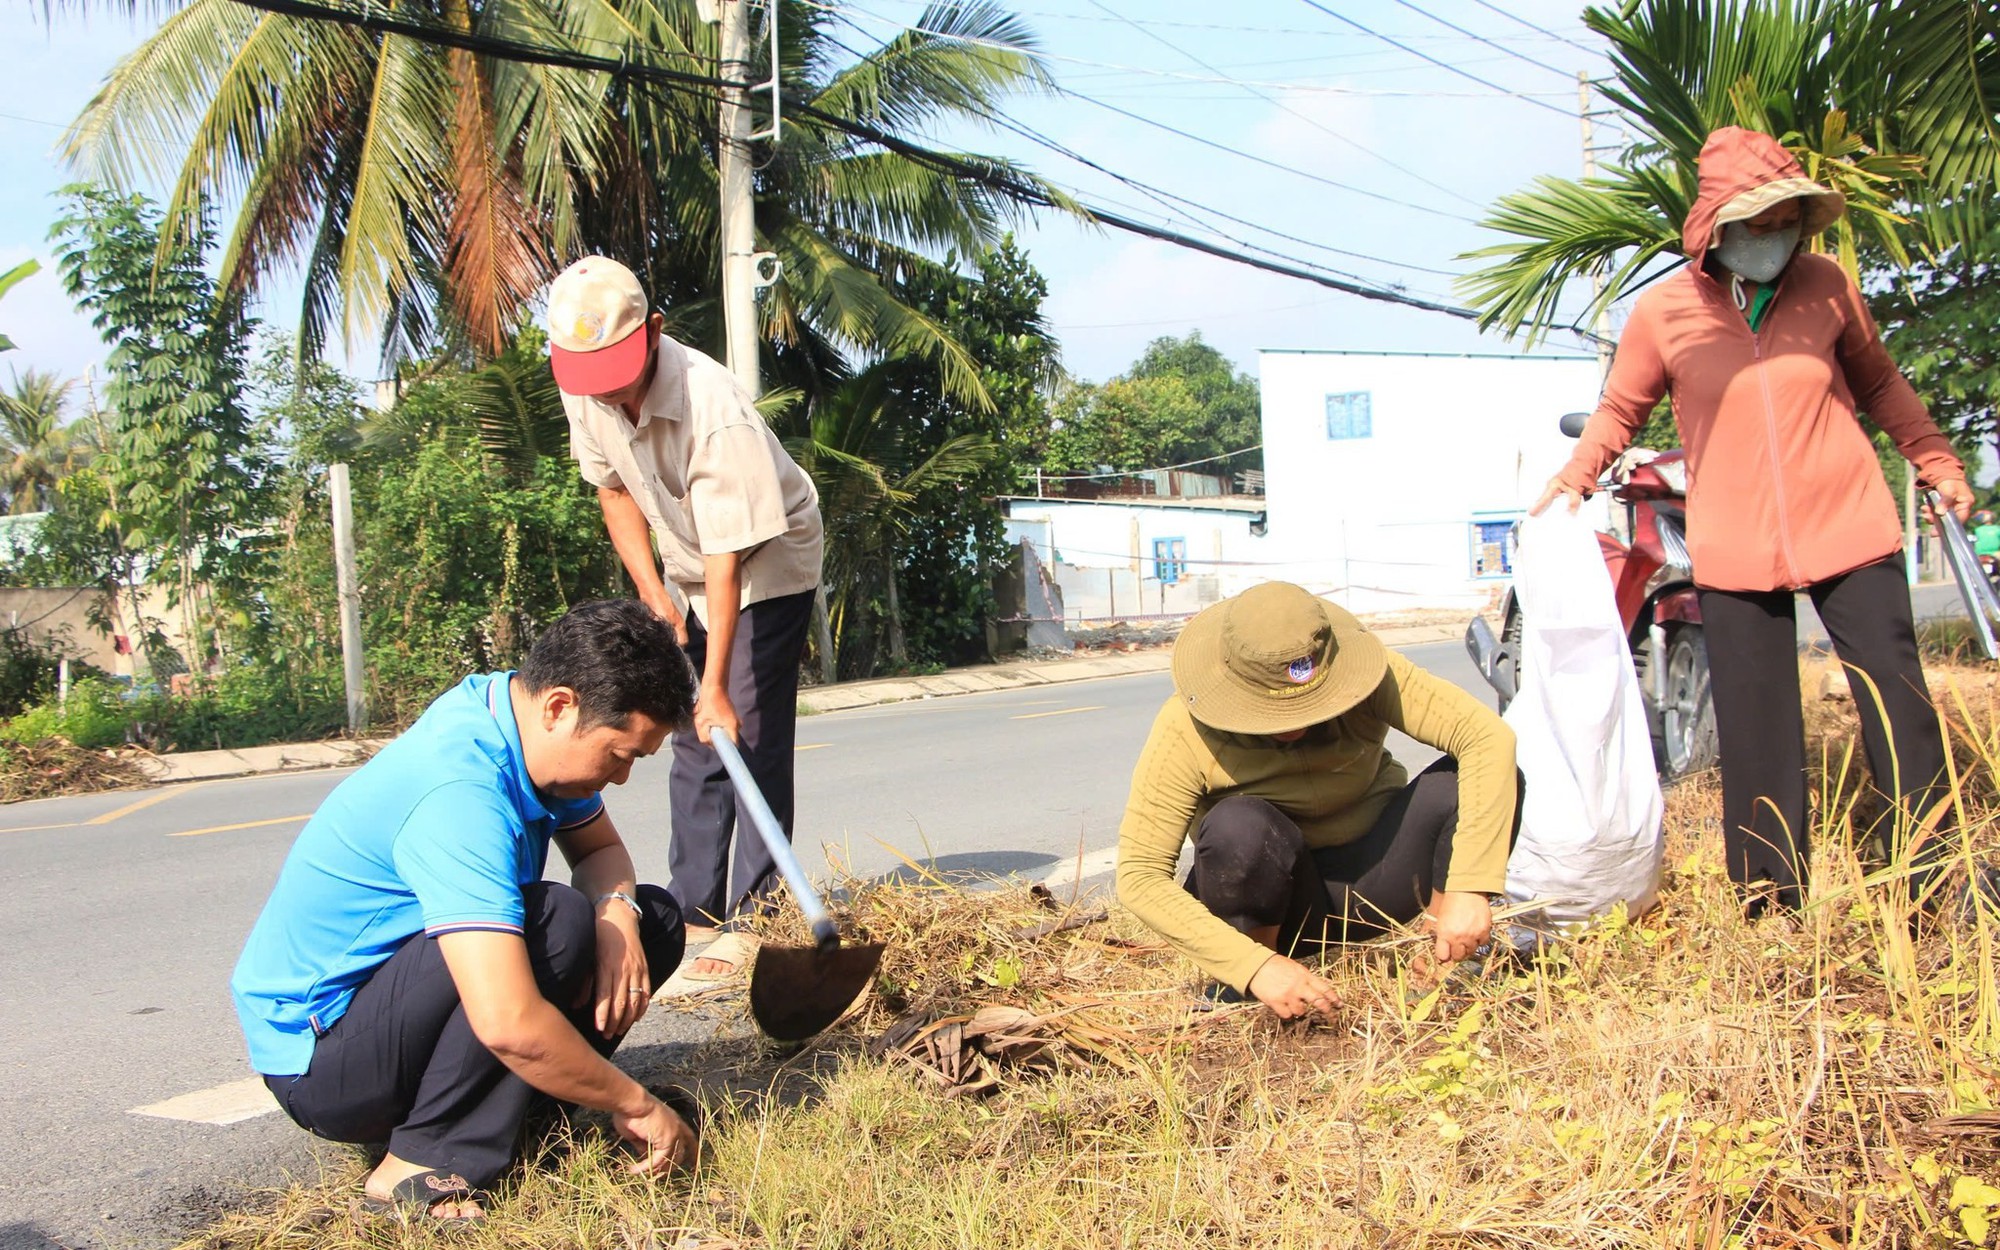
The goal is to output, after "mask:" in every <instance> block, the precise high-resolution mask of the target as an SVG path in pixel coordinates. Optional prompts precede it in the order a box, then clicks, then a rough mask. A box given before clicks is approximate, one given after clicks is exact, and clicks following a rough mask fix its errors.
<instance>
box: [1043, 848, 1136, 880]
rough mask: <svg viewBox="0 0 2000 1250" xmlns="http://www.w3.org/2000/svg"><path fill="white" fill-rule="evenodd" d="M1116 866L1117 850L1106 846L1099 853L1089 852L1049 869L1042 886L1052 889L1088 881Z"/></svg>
mask: <svg viewBox="0 0 2000 1250" xmlns="http://www.w3.org/2000/svg"><path fill="white" fill-rule="evenodd" d="M1117 866H1118V848H1117V847H1115V846H1107V847H1105V848H1104V849H1103V850H1101V851H1090V852H1088V853H1087V854H1084V855H1082V856H1080V857H1076V858H1071V859H1065V860H1064V861H1063V862H1062V863H1060V864H1057V865H1056V866H1055V867H1054V868H1051V869H1050V870H1049V872H1048V875H1047V876H1045V877H1043V878H1042V884H1043V885H1045V886H1048V887H1049V888H1050V889H1054V888H1055V887H1056V886H1058V885H1070V884H1073V883H1075V882H1078V881H1088V880H1089V879H1090V878H1092V877H1094V876H1097V875H1098V874H1099V873H1104V872H1110V871H1111V870H1112V869H1113V868H1116V867H1117Z"/></svg>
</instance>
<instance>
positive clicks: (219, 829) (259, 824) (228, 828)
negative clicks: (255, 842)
mask: <svg viewBox="0 0 2000 1250" xmlns="http://www.w3.org/2000/svg"><path fill="white" fill-rule="evenodd" d="M311 819H312V816H311V814H310V813H308V814H307V815H304V816H273V817H271V819H269V820H246V821H244V822H242V823H241V824H236V825H210V826H209V827H208V828H206V829H182V830H179V831H177V832H174V833H170V834H168V835H167V836H168V837H170V838H198V837H200V836H201V835H202V834H204V833H229V832H232V831H234V830H237V829H262V828H263V827H264V826H265V825H291V824H297V823H298V822H299V821H301V820H311Z"/></svg>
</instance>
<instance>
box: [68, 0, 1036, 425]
mask: <svg viewBox="0 0 2000 1250" xmlns="http://www.w3.org/2000/svg"><path fill="white" fill-rule="evenodd" d="M773 2H774V3H776V4H777V7H778V13H779V20H780V24H781V33H782V36H783V38H782V40H781V45H782V49H783V59H782V64H781V74H782V77H783V79H784V82H785V85H786V89H787V92H788V94H789V95H791V96H793V97H795V98H800V99H804V100H806V101H808V102H810V103H811V104H813V105H814V106H816V107H818V108H820V109H823V110H825V111H827V112H830V113H834V114H837V115H839V116H843V117H848V118H852V119H855V120H860V121H866V122H869V123H871V124H875V125H880V126H882V127H884V128H887V129H903V130H909V129H913V128H916V127H920V126H923V125H925V124H927V123H931V122H937V121H944V120H948V119H950V118H952V117H955V116H957V117H963V116H972V117H981V116H987V115H991V114H992V113H994V112H995V111H996V109H997V108H998V105H999V103H1000V101H1001V100H1002V99H1003V97H1004V96H1005V95H1006V94H1008V93H1009V92H1012V91H1015V90H1020V89H1035V88H1040V87H1043V86H1046V84H1047V78H1046V75H1045V74H1044V72H1043V70H1042V68H1041V66H1040V64H1039V62H1038V61H1037V60H1036V58H1035V56H1034V55H1033V50H1032V42H1031V40H1030V38H1029V36H1028V34H1027V32H1026V30H1025V29H1024V28H1023V27H1022V26H1021V25H1020V23H1019V22H1018V21H1016V20H1015V19H1013V18H1011V17H1009V16H1007V15H1006V14H1005V13H1004V12H1003V11H1001V10H1000V9H998V8H997V7H996V6H995V5H994V4H992V3H991V2H990V0H973V2H971V3H952V2H947V0H941V2H940V3H938V4H936V5H934V6H933V7H932V8H930V9H929V10H927V11H926V12H925V13H924V15H923V17H922V19H921V21H920V23H919V24H920V26H921V27H922V28H923V30H922V31H917V30H912V31H909V32H906V33H904V34H903V35H900V36H898V37H897V38H895V39H892V40H890V41H888V42H887V43H885V44H882V45H881V46H879V47H877V48H874V49H872V50H869V51H868V52H866V53H865V54H863V55H858V56H857V55H855V54H853V53H852V52H847V51H845V50H844V46H843V45H840V44H839V43H838V42H837V41H836V39H835V37H834V35H833V33H832V26H833V23H834V20H835V19H834V17H833V16H832V15H831V14H830V13H829V11H828V9H827V7H826V6H823V5H819V4H814V3H808V2H807V0H773ZM695 10H696V5H695V3H694V2H693V0H411V3H410V4H409V5H408V6H406V7H405V8H404V9H403V10H402V11H401V12H399V14H398V16H402V17H409V18H414V19H416V20H421V21H424V22H426V23H430V24H433V25H437V26H440V27H446V28H450V29H452V30H456V31H461V32H467V33H471V34H475V35H483V36H488V37H494V38H502V39H507V40H510V41H512V42H516V43H524V44H533V45H537V46H545V47H554V48H559V49H564V50H572V51H576V52H582V53H586V54H589V55H592V56H600V57H615V58H618V59H621V60H624V61H626V62H628V63H630V64H632V65H635V66H648V67H653V68H657V69H665V70H673V71H677V72H680V73H685V74H697V75H703V76H709V75H713V73H714V72H715V64H716V55H717V46H716V32H715V27H713V26H711V25H709V24H707V23H704V22H702V21H700V20H699V16H698V14H697V13H696V11H695ZM929 32H934V33H929ZM760 72H761V71H760ZM713 114H714V108H713V106H712V103H711V100H710V98H709V96H707V95H705V94H701V93H689V92H686V91H679V90H671V89H667V88H663V87H659V86H656V85H653V84H649V83H645V82H642V81H639V80H636V79H633V78H629V77H618V78H614V77H613V76H612V75H611V74H608V73H604V72H598V71H587V70H576V69H567V68H558V67H552V66H546V65H538V64H525V63H522V62H519V61H515V60H508V59H501V58H497V57H490V56H487V55H484V54H479V53H472V52H464V51H458V50H455V49H445V48H440V47H438V46H436V45H434V44H431V43H428V42H422V41H419V40H416V39H413V38H409V37H405V36H402V35H395V34H378V33H373V32H369V31H364V30H360V29H357V28H355V27H353V26H348V25H338V24H334V23H330V22H325V21H318V20H313V19H309V18H300V17H291V16H284V15H279V14H274V13H268V12H263V11H260V10H256V9H252V8H248V7H246V6H243V5H239V4H236V3H234V2H233V0H187V2H186V3H184V4H182V5H180V6H179V7H178V8H177V9H176V10H175V11H174V12H173V13H172V14H171V15H170V16H169V17H168V18H167V19H166V21H165V22H164V24H163V25H162V26H161V27H160V29H159V30H158V31H157V32H156V33H155V34H154V35H153V36H152V37H151V38H149V39H148V40H147V41H146V42H145V43H144V44H142V45H141V46H140V47H139V48H138V49H137V50H136V51H134V52H133V53H132V54H131V55H130V56H129V57H127V58H126V59H125V60H124V61H123V62H121V63H120V64H119V65H118V67H117V68H116V69H115V70H114V71H113V72H112V74H111V75H110V77H109V78H108V79H107V80H106V82H105V83H104V85H103V87H102V88H101V89H100V90H99V92H98V93H97V95H96V96H95V98H94V99H93V100H92V101H91V102H90V104H89V105H88V106H87V107H86V108H85V110H84V111H83V113H82V115H81V116H80V117H78V118H77V120H76V122H75V123H74V124H73V125H72V127H71V129H70V131H69V132H68V134H67V136H66V139H65V151H66V154H67V156H68V158H69V159H70V160H71V161H72V162H73V163H74V165H75V166H76V167H77V168H78V169H79V170H81V171H82V172H83V173H85V174H87V175H89V176H92V177H96V178H99V179H102V180H105V181H109V182H112V183H114V184H124V183H128V182H130V181H132V180H133V179H134V177H135V176H137V175H142V174H143V175H150V176H152V177H155V178H158V179H161V180H163V181H165V182H167V183H169V184H170V185H171V186H172V188H173V190H172V192H171V194H170V195H169V197H168V200H167V205H166V209H167V225H168V227H169V228H168V230H167V231H166V232H165V234H166V236H167V237H173V235H174V233H175V231H177V230H178V231H183V232H185V231H186V230H189V229H192V228H193V226H194V224H195V223H198V222H199V221H201V220H202V217H203V213H204V211H206V210H208V209H209V208H211V207H212V206H216V205H218V204H223V203H227V202H230V201H232V200H234V199H240V209H239V211H238V212H237V215H236V218H235V224H234V227H233V229H232V230H231V231H230V232H229V235H228V238H227V242H226V246H225V247H224V250H223V255H222V258H221V263H220V276H221V279H222V282H223V284H224V286H225V287H226V288H227V289H229V290H231V291H234V292H245V291H249V290H252V289H254V288H256V287H257V286H258V285H259V284H260V283H262V282H263V281H264V280H265V279H266V278H267V277H268V276H270V275H271V274H272V273H273V272H275V271H279V270H283V269H287V268H292V267H297V268H299V269H301V270H302V271H303V274H304V299H303V305H302V308H301V344H302V346H304V347H307V348H316V347H317V346H318V344H319V343H320V342H321V341H322V340H323V338H324V336H325V335H326V334H327V333H328V332H329V331H330V330H331V329H333V328H334V326H335V323H336V321H337V322H338V325H339V328H341V329H342V330H343V331H344V332H345V334H346V335H347V336H348V337H349V339H350V340H352V339H354V338H356V337H365V336H368V335H379V336H380V337H381V340H382V342H383V344H384V347H385V355H388V356H392V357H400V356H404V355H412V354H421V353H422V352H423V351H425V350H426V349H429V348H431V347H434V346H436V345H438V344H439V343H446V344H454V345H459V346H463V347H468V348H470V349H471V351H472V353H473V354H474V355H475V356H476V357H478V358H491V357H493V356H496V355H498V354H500V352H501V351H502V350H504V348H505V346H506V344H507V342H508V341H509V340H510V339H511V338H512V337H513V335H514V333H515V332H516V331H517V330H518V329H519V328H520V327H521V326H522V325H523V324H524V323H525V322H526V320H527V317H528V314H529V310H530V307H531V304H532V302H533V300H534V299H535V298H536V297H537V296H538V294H539V292H540V290H541V288H542V286H543V285H544V284H545V283H546V281H547V280H548V278H549V277H550V276H551V275H552V274H553V272H554V271H555V269H556V268H557V267H559V265H560V264H561V263H562V262H564V261H566V260H567V259H569V258H571V257H573V256H576V255H578V254H581V253H583V252H586V251H605V252H608V253H610V254H612V255H617V256H620V257H623V258H627V259H630V260H633V261H635V262H637V263H636V265H635V267H637V268H640V269H641V270H642V271H643V272H644V274H645V276H646V277H647V278H648V280H649V282H650V284H651V290H652V292H653V293H654V296H655V298H656V300H657V301H658V302H659V303H661V304H662V305H664V306H665V307H667V308H668V309H670V310H671V311H672V312H673V313H674V314H675V315H676V316H677V317H678V318H679V319H680V322H681V324H680V325H679V326H677V327H676V328H677V330H678V331H679V332H680V333H682V334H684V335H688V336H689V337H691V338H692V340H693V341H695V342H696V343H698V344H701V345H709V346H712V345H715V344H717V343H719V341H720V325H719V320H720V319H719V316H718V315H717V313H718V310H717V309H716V307H715V296H716V292H717V288H718V285H719V283H718V281H717V275H718V271H719V268H720V264H719V258H718V256H717V251H716V217H717V210H716V171H715V151H716V121H715V118H714V115H713ZM176 153H179V154H180V155H175V154H176ZM985 163H986V164H988V165H990V166H992V167H994V168H996V169H1001V170H1005V171H1006V172H1008V173H1009V174H1012V175H1013V176H1016V177H1022V176H1023V175H1021V174H1020V172H1019V171H1016V170H1012V169H1010V168H1009V167H1007V166H1005V165H1004V164H1003V163H1001V162H997V161H987V162H985ZM757 190H758V198H759V205H758V224H759V229H760V232H761V234H762V236H763V237H762V239H761V240H760V243H761V244H762V245H763V246H766V247H769V248H770V249H771V250H773V251H775V252H776V253H777V254H778V255H779V257H780V259H781V262H782V276H781V278H780V281H779V283H778V285H777V287H775V288H774V289H773V292H772V295H771V297H770V298H769V299H768V301H767V303H766V305H765V325H766V329H767V331H768V334H767V338H768V340H769V343H770V348H769V350H770V353H771V357H772V359H771V360H770V362H769V363H770V364H771V366H772V367H773V371H774V372H775V373H776V374H777V375H778V376H779V377H780V378H790V379H792V380H794V381H811V382H812V383H813V386H812V387H811V388H810V389H814V390H817V389H821V388H822V387H823V386H824V382H822V381H821V379H828V378H830V379H831V380H832V381H834V382H837V380H838V378H839V376H840V375H841V373H842V371H843V368H844V359H843V357H844V354H845V353H849V352H854V351H859V352H861V353H863V354H864V355H884V354H896V353H901V354H907V353H911V352H917V353H922V354H925V355H929V356H932V357H934V358H936V359H938V360H939V361H940V363H941V365H942V367H943V368H945V370H946V371H947V372H948V374H950V375H951V376H952V378H953V380H954V381H955V382H956V384H957V385H958V386H959V388H960V389H962V390H965V391H967V392H971V393H976V391H977V379H976V376H974V374H973V371H971V370H970V369H969V367H968V366H967V362H966V358H965V356H964V353H963V351H962V350H961V349H959V348H958V346H957V345H956V344H954V343H952V342H951V341H950V339H949V337H948V336H946V335H944V334H943V333H942V332H941V331H940V330H939V329H938V327H937V326H936V325H935V323H933V322H931V321H930V320H929V319H928V318H925V317H923V316H921V315H920V314H918V313H916V312H914V311H913V310H911V309H910V308H908V307H907V306H905V305H903V304H901V303H900V302H899V301H897V300H896V299H894V298H893V297H892V296H891V295H890V294H889V292H888V291H887V290H886V289H885V288H884V286H883V284H882V283H881V281H879V279H878V275H880V274H883V273H885V272H888V271H889V270H890V269H891V268H892V267H893V266H895V265H896V264H898V263H899V262H900V261H901V260H903V259H904V258H905V257H906V256H907V255H909V254H911V253H913V252H916V251H937V250H940V249H942V248H945V247H957V248H959V249H960V251H961V252H966V253H969V252H972V251H975V250H977V249H978V247H979V246H981V245H983V244H985V243H988V242H990V241H992V239H993V238H994V236H995V235H996V233H997V232H998V230H999V228H1000V226H1001V225H1002V224H1003V223H1004V222H1005V221H1006V219H1007V218H1008V216H1009V215H1010V213H1011V212H1012V211H1013V208H1014V206H1013V205H1012V203H1011V202H1010V201H1009V200H1008V199H1007V198H1006V197H1005V195H1003V194H1002V193H1001V192H999V191H996V190H994V189H992V187H990V186H988V185H987V184H985V183H982V182H978V181H974V180H969V179H959V178H954V177H951V176H948V175H945V174H942V173H940V172H938V171H936V170H934V169H931V168H929V167H928V166H926V165H923V164H921V163H918V162H916V161H912V160H910V159H908V158H907V157H904V156H899V155H896V154H893V153H888V152H883V151H878V150H872V149H869V148H867V147H865V146H863V145H859V144H856V143H855V142H853V141H852V140H850V139H849V138H848V137H847V136H846V135H844V134H842V133H840V132H838V131H836V130H834V129H832V128H830V127H828V126H826V125H824V124H823V123H818V122H815V121H810V120H801V119H799V118H797V117H790V118H787V119H786V124H785V127H784V131H783V136H782V138H781V139H780V140H779V141H778V142H777V143H775V144H774V145H772V147H771V150H770V152H769V163H768V164H767V165H766V167H765V169H764V170H763V171H762V173H761V175H760V176H759V179H758V188H757Z"/></svg>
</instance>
